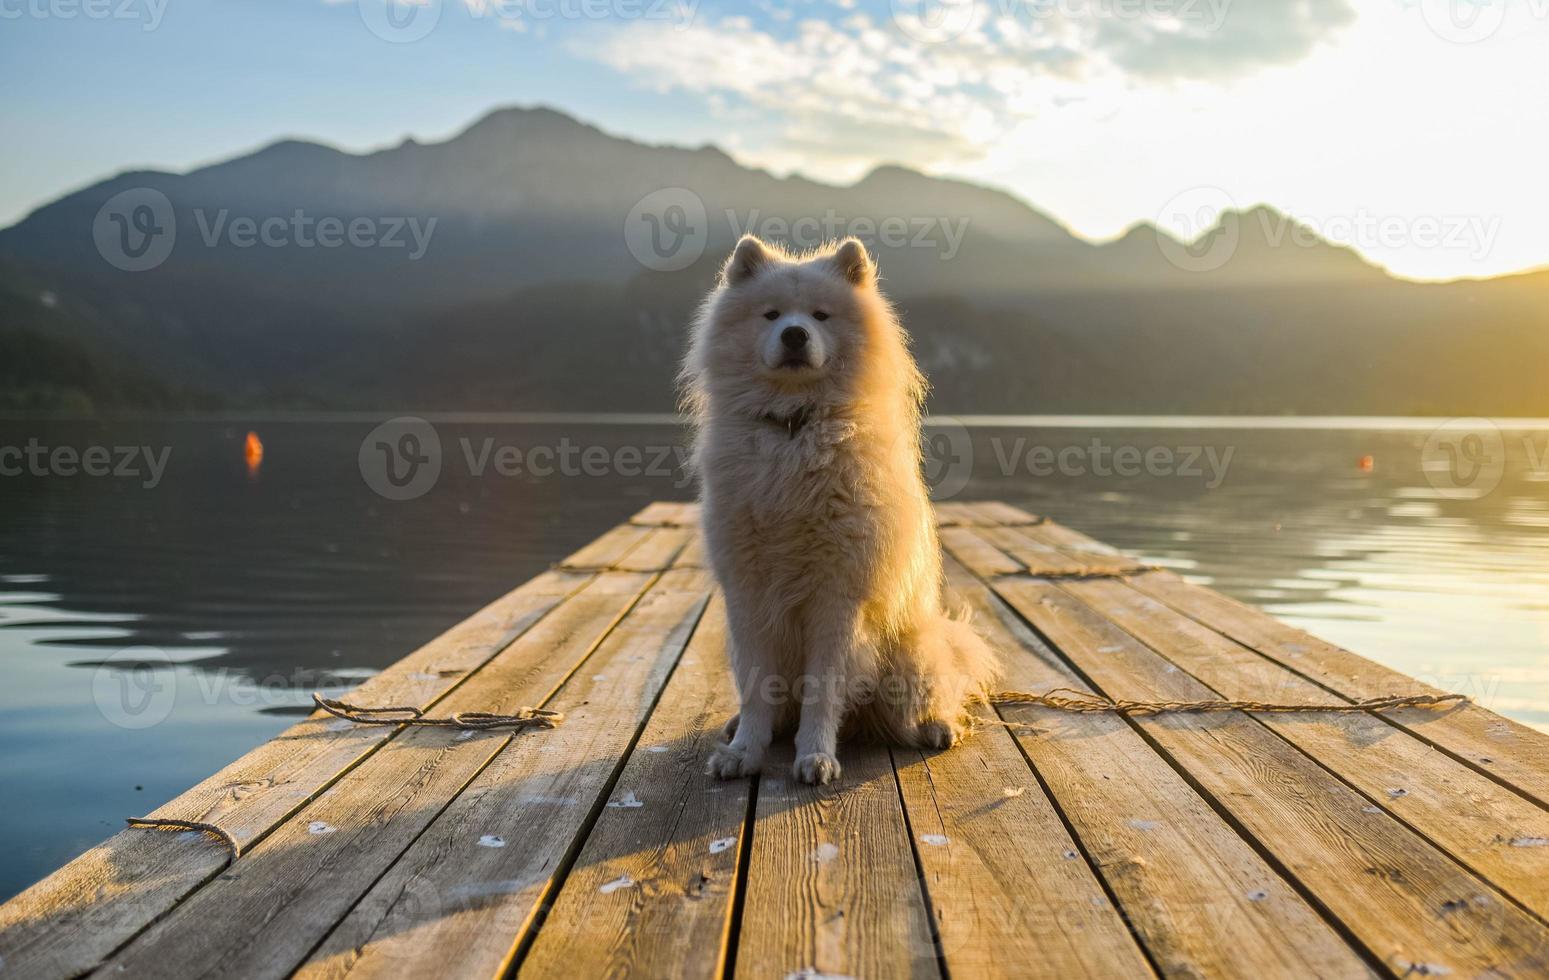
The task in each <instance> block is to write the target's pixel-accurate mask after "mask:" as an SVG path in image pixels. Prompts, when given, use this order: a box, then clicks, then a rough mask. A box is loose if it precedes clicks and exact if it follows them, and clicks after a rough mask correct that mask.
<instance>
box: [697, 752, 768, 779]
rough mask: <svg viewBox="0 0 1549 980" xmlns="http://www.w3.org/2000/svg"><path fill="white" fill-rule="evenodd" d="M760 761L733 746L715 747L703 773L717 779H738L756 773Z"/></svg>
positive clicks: (760, 764) (760, 763)
mask: <svg viewBox="0 0 1549 980" xmlns="http://www.w3.org/2000/svg"><path fill="white" fill-rule="evenodd" d="M762 764H763V763H762V760H761V759H759V758H758V757H756V756H754V755H752V754H751V753H748V752H744V751H743V750H742V749H739V748H737V747H736V746H735V745H724V744H723V745H717V746H716V747H715V750H714V751H712V752H711V753H710V762H709V764H708V765H707V766H706V767H705V771H706V772H708V773H709V774H710V775H712V776H714V777H715V778H717V779H738V778H740V777H742V776H751V775H753V774H755V773H757V772H758V770H759V768H760V767H761V766H762Z"/></svg>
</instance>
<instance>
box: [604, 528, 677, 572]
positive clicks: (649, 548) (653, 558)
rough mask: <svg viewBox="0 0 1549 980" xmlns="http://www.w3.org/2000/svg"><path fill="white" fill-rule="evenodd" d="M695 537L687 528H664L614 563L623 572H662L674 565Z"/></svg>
mask: <svg viewBox="0 0 1549 980" xmlns="http://www.w3.org/2000/svg"><path fill="white" fill-rule="evenodd" d="M692 537H693V532H691V531H689V530H688V529H687V528H679V527H664V528H660V529H659V530H657V531H656V532H655V533H654V534H651V535H650V536H649V537H647V538H646V539H645V540H644V541H642V542H640V544H639V545H637V546H636V547H634V548H632V549H630V551H629V554H627V555H625V556H624V557H623V558H620V559H619V560H618V561H616V562H614V563H613V567H614V568H616V569H618V570H619V571H621V572H660V571H663V570H665V569H666V568H668V567H669V566H671V565H672V564H673V560H674V559H675V558H677V556H678V553H679V552H681V551H682V550H683V549H684V547H686V546H687V545H688V543H689V541H690V540H691V539H692Z"/></svg>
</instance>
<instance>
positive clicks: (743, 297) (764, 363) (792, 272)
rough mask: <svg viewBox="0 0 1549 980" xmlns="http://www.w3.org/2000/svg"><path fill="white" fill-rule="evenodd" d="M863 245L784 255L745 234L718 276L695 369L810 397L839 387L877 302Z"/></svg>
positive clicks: (851, 242)
mask: <svg viewBox="0 0 1549 980" xmlns="http://www.w3.org/2000/svg"><path fill="white" fill-rule="evenodd" d="M875 278H876V276H875V270H874V268H873V266H872V264H871V259H870V257H869V256H868V255H867V254H866V249H865V246H863V245H862V244H861V243H860V242H859V241H856V240H855V239H853V238H852V239H848V240H846V241H845V242H843V243H841V244H840V245H839V246H838V247H837V248H836V249H834V250H833V251H831V252H826V253H821V254H818V255H816V256H812V257H807V258H800V259H798V258H791V257H788V256H786V255H785V254H784V253H781V252H778V251H776V250H774V249H772V248H770V247H769V246H766V245H764V244H763V243H762V242H760V241H759V240H758V239H757V238H754V237H752V236H746V237H744V238H743V239H742V241H740V242H738V243H737V247H736V249H735V250H734V251H733V252H732V255H731V258H730V259H729V260H728V261H727V263H726V268H725V270H724V272H723V275H722V283H723V287H722V290H721V292H720V294H719V295H718V297H717V300H716V303H715V305H714V308H713V312H712V313H711V316H710V318H709V321H708V322H707V323H706V324H704V330H705V334H704V335H702V336H701V337H700V338H699V341H700V343H701V344H702V349H701V351H700V354H701V356H702V358H703V360H702V362H701V364H700V367H701V369H702V370H703V371H704V372H705V373H706V374H707V375H709V376H711V377H713V378H717V379H719V380H721V381H722V382H726V381H731V380H736V381H738V382H740V383H741V384H744V385H750V384H751V385H758V386H763V387H766V388H767V389H769V390H770V393H771V394H776V393H778V394H783V395H805V396H808V397H812V398H817V397H818V396H819V395H821V394H822V393H823V392H825V391H829V392H832V391H835V390H839V389H842V387H843V382H844V380H845V375H846V373H847V372H849V371H851V370H853V365H855V364H856V363H857V362H858V361H859V360H860V358H862V357H863V356H864V354H865V348H866V346H867V343H868V332H869V328H870V322H869V321H871V320H872V319H874V318H875V311H876V306H877V304H878V303H879V302H880V300H879V298H878V297H877V294H876V288H875Z"/></svg>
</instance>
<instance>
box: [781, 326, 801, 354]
mask: <svg viewBox="0 0 1549 980" xmlns="http://www.w3.org/2000/svg"><path fill="white" fill-rule="evenodd" d="M780 343H782V344H784V345H785V349H786V350H801V349H802V348H803V347H805V346H807V331H806V328H804V327H786V328H785V329H784V330H781V331H780Z"/></svg>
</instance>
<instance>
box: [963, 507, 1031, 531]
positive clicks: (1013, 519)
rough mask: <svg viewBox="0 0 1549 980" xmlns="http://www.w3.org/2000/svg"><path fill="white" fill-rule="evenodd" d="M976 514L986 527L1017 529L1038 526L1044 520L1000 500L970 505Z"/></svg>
mask: <svg viewBox="0 0 1549 980" xmlns="http://www.w3.org/2000/svg"><path fill="white" fill-rule="evenodd" d="M969 506H970V507H972V509H973V511H974V513H976V514H978V515H979V517H980V519H981V520H982V521H983V523H984V524H985V526H988V527H993V526H995V525H997V524H998V525H1004V526H1007V527H1016V526H1019V525H1024V524H1038V523H1040V522H1042V520H1043V518H1041V517H1037V516H1034V515H1033V514H1029V513H1028V512H1027V511H1025V510H1023V509H1022V508H1020V507H1013V506H1011V505H1010V504H1007V503H1003V502H1002V501H999V500H980V501H976V502H975V503H973V504H971V505H969Z"/></svg>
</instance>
